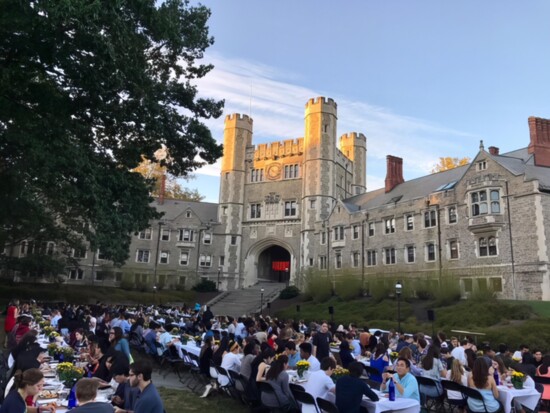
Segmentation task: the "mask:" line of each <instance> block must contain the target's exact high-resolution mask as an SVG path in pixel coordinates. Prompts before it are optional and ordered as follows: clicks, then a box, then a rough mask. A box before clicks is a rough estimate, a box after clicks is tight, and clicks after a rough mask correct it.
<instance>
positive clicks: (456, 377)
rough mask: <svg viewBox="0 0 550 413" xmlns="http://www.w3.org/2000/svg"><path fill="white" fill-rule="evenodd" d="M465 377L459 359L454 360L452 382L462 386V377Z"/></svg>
mask: <svg viewBox="0 0 550 413" xmlns="http://www.w3.org/2000/svg"><path fill="white" fill-rule="evenodd" d="M463 375H464V367H462V363H461V362H460V360H458V359H454V360H453V363H452V364H451V377H450V378H451V381H454V382H455V383H458V384H462V376H463Z"/></svg>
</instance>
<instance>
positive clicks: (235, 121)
mask: <svg viewBox="0 0 550 413" xmlns="http://www.w3.org/2000/svg"><path fill="white" fill-rule="evenodd" d="M252 125H253V121H252V118H250V117H248V116H247V115H240V114H238V113H235V114H232V115H227V116H226V117H225V127H224V134H223V158H222V172H225V171H244V170H245V153H246V147H247V146H250V145H252ZM220 201H221V200H220Z"/></svg>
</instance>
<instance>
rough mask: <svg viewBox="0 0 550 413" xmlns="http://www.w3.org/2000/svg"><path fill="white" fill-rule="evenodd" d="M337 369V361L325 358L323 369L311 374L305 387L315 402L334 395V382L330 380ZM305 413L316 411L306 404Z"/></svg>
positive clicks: (322, 361) (304, 406) (322, 364)
mask: <svg viewBox="0 0 550 413" xmlns="http://www.w3.org/2000/svg"><path fill="white" fill-rule="evenodd" d="M335 368H336V360H334V359H333V358H332V357H325V358H324V359H323V360H321V369H320V370H317V371H314V372H312V373H310V375H309V378H308V380H307V382H306V383H304V385H303V387H304V389H305V390H306V392H307V393H309V394H311V395H312V396H313V399H314V400H317V397H321V398H323V399H325V398H326V396H327V393H328V392H332V393H334V388H335V386H334V382H333V381H332V379H331V378H330V376H332V372H333V371H334V369H335ZM302 412H303V413H315V412H316V409H315V408H314V407H313V406H311V405H306V404H304V405H303V406H302Z"/></svg>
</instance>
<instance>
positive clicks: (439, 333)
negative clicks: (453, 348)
mask: <svg viewBox="0 0 550 413" xmlns="http://www.w3.org/2000/svg"><path fill="white" fill-rule="evenodd" d="M437 336H438V337H439V339H440V340H441V342H442V343H443V342H445V341H447V335H446V334H445V333H444V332H443V331H439V332H438V333H437Z"/></svg>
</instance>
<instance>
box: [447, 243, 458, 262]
mask: <svg viewBox="0 0 550 413" xmlns="http://www.w3.org/2000/svg"><path fill="white" fill-rule="evenodd" d="M449 257H450V259H451V260H457V259H458V241H457V240H455V239H453V240H450V241H449Z"/></svg>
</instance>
